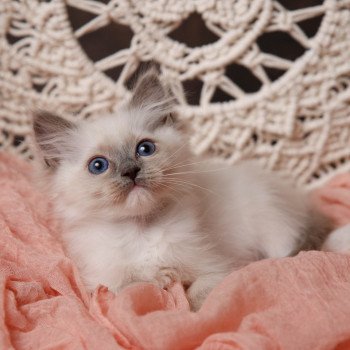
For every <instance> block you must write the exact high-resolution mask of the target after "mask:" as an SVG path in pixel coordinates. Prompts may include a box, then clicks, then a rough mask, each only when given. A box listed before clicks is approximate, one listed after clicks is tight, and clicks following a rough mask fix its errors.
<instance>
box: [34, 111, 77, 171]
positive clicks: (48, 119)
mask: <svg viewBox="0 0 350 350" xmlns="http://www.w3.org/2000/svg"><path fill="white" fill-rule="evenodd" d="M74 128H75V126H74V124H73V123H71V122H70V121H68V120H66V119H64V118H62V117H60V116H58V115H56V114H53V113H51V112H48V111H43V110H38V111H36V112H34V113H33V130H34V136H35V141H36V143H37V145H38V146H39V149H40V150H41V153H42V155H43V157H44V160H45V162H46V164H47V165H48V166H49V167H51V168H56V167H57V165H58V164H59V161H60V159H61V157H62V154H63V153H64V152H65V151H66V148H67V143H66V140H65V138H67V136H68V135H69V133H70V132H71V131H72V130H73V129H74Z"/></svg>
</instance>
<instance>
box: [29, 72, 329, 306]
mask: <svg viewBox="0 0 350 350" xmlns="http://www.w3.org/2000/svg"><path fill="white" fill-rule="evenodd" d="M174 107H175V104H174V100H173V98H172V97H171V95H170V94H169V92H168V91H167V89H166V88H165V87H164V86H163V85H162V83H161V81H160V79H159V77H158V76H157V74H156V73H155V72H154V71H149V72H146V73H145V74H144V75H143V76H141V78H140V79H139V81H138V83H137V85H136V87H135V89H134V91H133V95H132V98H131V100H130V101H129V102H128V103H127V104H126V105H124V106H122V107H121V109H120V111H119V112H118V113H117V114H116V115H108V116H105V117H101V118H99V119H97V120H87V121H81V122H78V123H77V124H73V123H71V122H70V121H68V120H66V119H63V118H61V117H59V116H56V115H52V114H50V113H48V112H42V111H41V112H40V111H39V112H38V113H37V114H36V115H35V118H34V134H35V139H36V143H37V146H38V149H39V151H40V155H41V159H42V161H43V162H42V163H43V164H45V167H46V169H45V178H46V180H47V184H48V191H49V193H50V195H51V197H52V200H53V203H54V209H55V213H56V215H57V216H58V217H59V218H60V219H61V221H62V226H63V234H62V239H63V242H64V244H65V248H66V250H67V253H68V254H69V255H70V257H71V258H72V259H73V260H74V261H75V263H76V264H77V266H78V268H79V269H80V272H81V275H82V278H83V280H84V282H85V284H86V286H87V287H88V288H89V289H90V290H93V289H94V288H95V287H96V286H97V285H99V284H103V285H106V286H108V287H109V288H110V289H111V290H113V291H118V290H120V289H121V288H123V287H125V286H127V285H128V284H130V283H133V282H140V281H144V282H151V283H155V284H156V285H158V286H159V287H161V288H166V287H167V286H168V285H169V284H170V283H171V282H172V281H174V280H178V281H181V282H182V283H183V284H184V285H187V286H189V287H188V289H187V295H188V298H189V302H190V304H191V307H192V308H193V309H194V310H196V309H198V308H199V307H200V305H201V304H202V302H203V300H204V299H205V297H206V296H207V294H208V293H209V291H210V290H211V289H212V288H213V287H214V286H216V285H217V284H218V283H219V282H220V281H221V280H222V279H223V277H224V276H226V275H227V274H229V273H230V272H231V271H232V270H233V269H235V268H239V267H241V266H243V265H246V264H248V263H249V262H252V261H255V260H258V259H261V258H277V257H285V256H289V255H291V254H294V253H296V252H297V251H298V250H300V249H301V248H307V249H314V248H318V247H319V246H320V245H321V244H322V241H323V238H324V236H325V234H326V233H327V231H328V230H327V227H326V225H323V224H321V221H322V220H321V221H320V220H316V219H314V218H315V217H316V216H317V214H316V215H313V214H312V210H311V207H310V205H309V204H308V201H307V198H306V196H305V195H304V194H303V193H300V192H299V191H298V190H297V189H295V188H294V187H293V186H292V185H290V184H289V183H285V182H284V181H282V180H281V179H280V178H278V177H277V175H275V174H274V175H272V174H268V173H266V172H265V171H263V170H261V169H259V167H258V166H256V165H255V164H254V163H252V162H246V163H242V164H241V165H236V166H232V167H230V166H227V165H223V164H218V163H213V162H209V161H207V160H205V159H200V158H198V157H195V156H193V155H192V154H191V152H190V147H189V144H188V135H187V133H186V131H185V130H184V127H183V125H182V124H181V122H180V121H179V120H178V118H176V115H175V113H174ZM310 232H311V233H312V235H310V234H309V233H310Z"/></svg>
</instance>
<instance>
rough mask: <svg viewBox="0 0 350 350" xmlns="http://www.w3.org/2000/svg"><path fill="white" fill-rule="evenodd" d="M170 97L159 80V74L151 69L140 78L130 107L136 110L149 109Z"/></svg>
mask: <svg viewBox="0 0 350 350" xmlns="http://www.w3.org/2000/svg"><path fill="white" fill-rule="evenodd" d="M169 95H170V94H169V92H168V91H167V89H165V87H164V86H163V85H162V83H161V81H160V79H159V73H158V72H157V70H156V69H155V68H151V69H149V70H148V71H146V72H145V73H144V74H142V75H141V76H140V77H139V78H138V80H137V82H136V86H135V88H134V89H133V95H132V98H131V101H130V105H131V106H132V107H136V108H147V107H149V106H150V105H152V104H154V103H156V102H161V101H163V100H164V99H167V98H168V97H169Z"/></svg>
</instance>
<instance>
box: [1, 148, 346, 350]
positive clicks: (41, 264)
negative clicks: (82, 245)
mask: <svg viewBox="0 0 350 350" xmlns="http://www.w3.org/2000/svg"><path fill="white" fill-rule="evenodd" d="M30 173H31V168H30V166H29V165H28V164H25V163H24V162H21V161H19V160H16V159H13V157H11V156H8V155H1V154H0V248H1V249H0V303H1V307H0V349H25V350H28V349H35V350H40V349H98V350H99V349H104V350H109V349H152V350H158V349H159V350H167V349H176V350H181V349H195V348H196V349H201V350H218V349H223V350H228V349H241V350H242V349H244V350H245V349H247V350H259V349H262V350H264V349H266V350H270V349H271V350H272V349H291V350H295V349H298V350H302V349H305V350H306V349H313V350H314V349H337V350H341V349H344V350H345V349H349V348H350V257H349V256H346V255H340V254H333V253H325V252H307V253H301V254H299V255H298V256H296V257H293V258H284V259H276V260H272V259H271V260H262V261H259V262H256V263H252V264H250V265H248V266H246V267H244V268H242V269H240V270H238V271H235V272H233V273H232V274H231V275H229V276H228V277H227V278H226V279H225V280H224V281H223V282H222V283H221V284H220V285H219V286H217V287H216V288H215V290H214V291H212V293H211V294H210V295H209V296H208V298H207V300H206V301H205V303H204V304H203V306H202V308H201V309H200V311H199V312H197V313H193V312H190V311H189V305H188V302H187V300H186V297H185V293H184V290H183V288H182V286H181V285H179V284H175V285H174V286H172V287H171V288H170V290H168V291H166V290H161V289H159V288H157V287H156V286H153V285H150V284H140V285H133V286H131V287H129V288H126V289H125V290H123V291H122V292H121V293H119V294H113V293H112V292H109V291H108V290H107V288H105V287H103V286H100V287H98V288H97V289H96V290H95V291H94V293H93V294H92V295H90V294H89V293H87V291H86V290H85V288H84V286H83V285H82V283H81V280H80V278H79V274H78V272H77V270H76V268H75V266H74V264H73V263H72V261H71V260H70V259H69V258H67V257H66V256H65V254H64V251H63V249H62V247H61V244H60V242H59V239H58V237H59V232H58V231H59V225H58V224H57V223H56V222H55V221H54V220H53V218H52V217H50V214H49V213H50V207H49V203H48V202H47V199H46V198H45V196H44V194H42V193H40V190H38V189H35V188H34V187H33V185H32V184H31V181H30Z"/></svg>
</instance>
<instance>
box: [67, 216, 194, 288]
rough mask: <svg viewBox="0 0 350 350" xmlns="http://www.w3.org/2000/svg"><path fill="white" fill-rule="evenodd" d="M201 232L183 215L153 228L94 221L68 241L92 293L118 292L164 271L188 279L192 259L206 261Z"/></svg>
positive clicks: (68, 246) (74, 231)
mask: <svg viewBox="0 0 350 350" xmlns="http://www.w3.org/2000/svg"><path fill="white" fill-rule="evenodd" d="M196 232H197V227H196V221H195V220H193V219H191V216H189V215H181V214H178V215H172V216H171V219H169V220H166V219H164V220H162V221H161V222H159V223H158V224H157V225H150V226H147V225H140V224H137V223H130V222H125V223H106V222H105V223H101V222H98V223H91V222H90V223H89V224H85V225H84V226H79V229H76V230H69V233H66V234H65V236H64V241H65V242H66V247H67V250H68V253H69V255H70V256H71V257H72V258H73V260H74V261H75V262H76V263H77V265H78V267H79V270H80V271H81V274H82V277H83V279H84V281H85V283H86V285H87V286H88V287H89V288H90V289H94V288H95V287H96V286H97V285H98V284H103V285H107V286H108V287H109V288H110V289H112V290H118V289H120V288H121V287H123V286H124V285H126V284H129V283H130V282H133V281H152V280H153V279H154V278H155V276H156V275H157V272H158V271H159V270H160V269H164V268H171V269H176V270H177V271H178V272H179V273H180V275H181V278H182V279H183V280H188V279H189V278H190V275H191V266H192V265H193V264H192V262H191V261H192V260H193V259H194V260H196V261H198V262H199V260H200V259H196V258H195V256H196V255H198V254H199V253H200V249H199V248H200V247H199V244H198V243H199V240H198V236H197V235H196ZM192 270H193V269H192Z"/></svg>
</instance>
